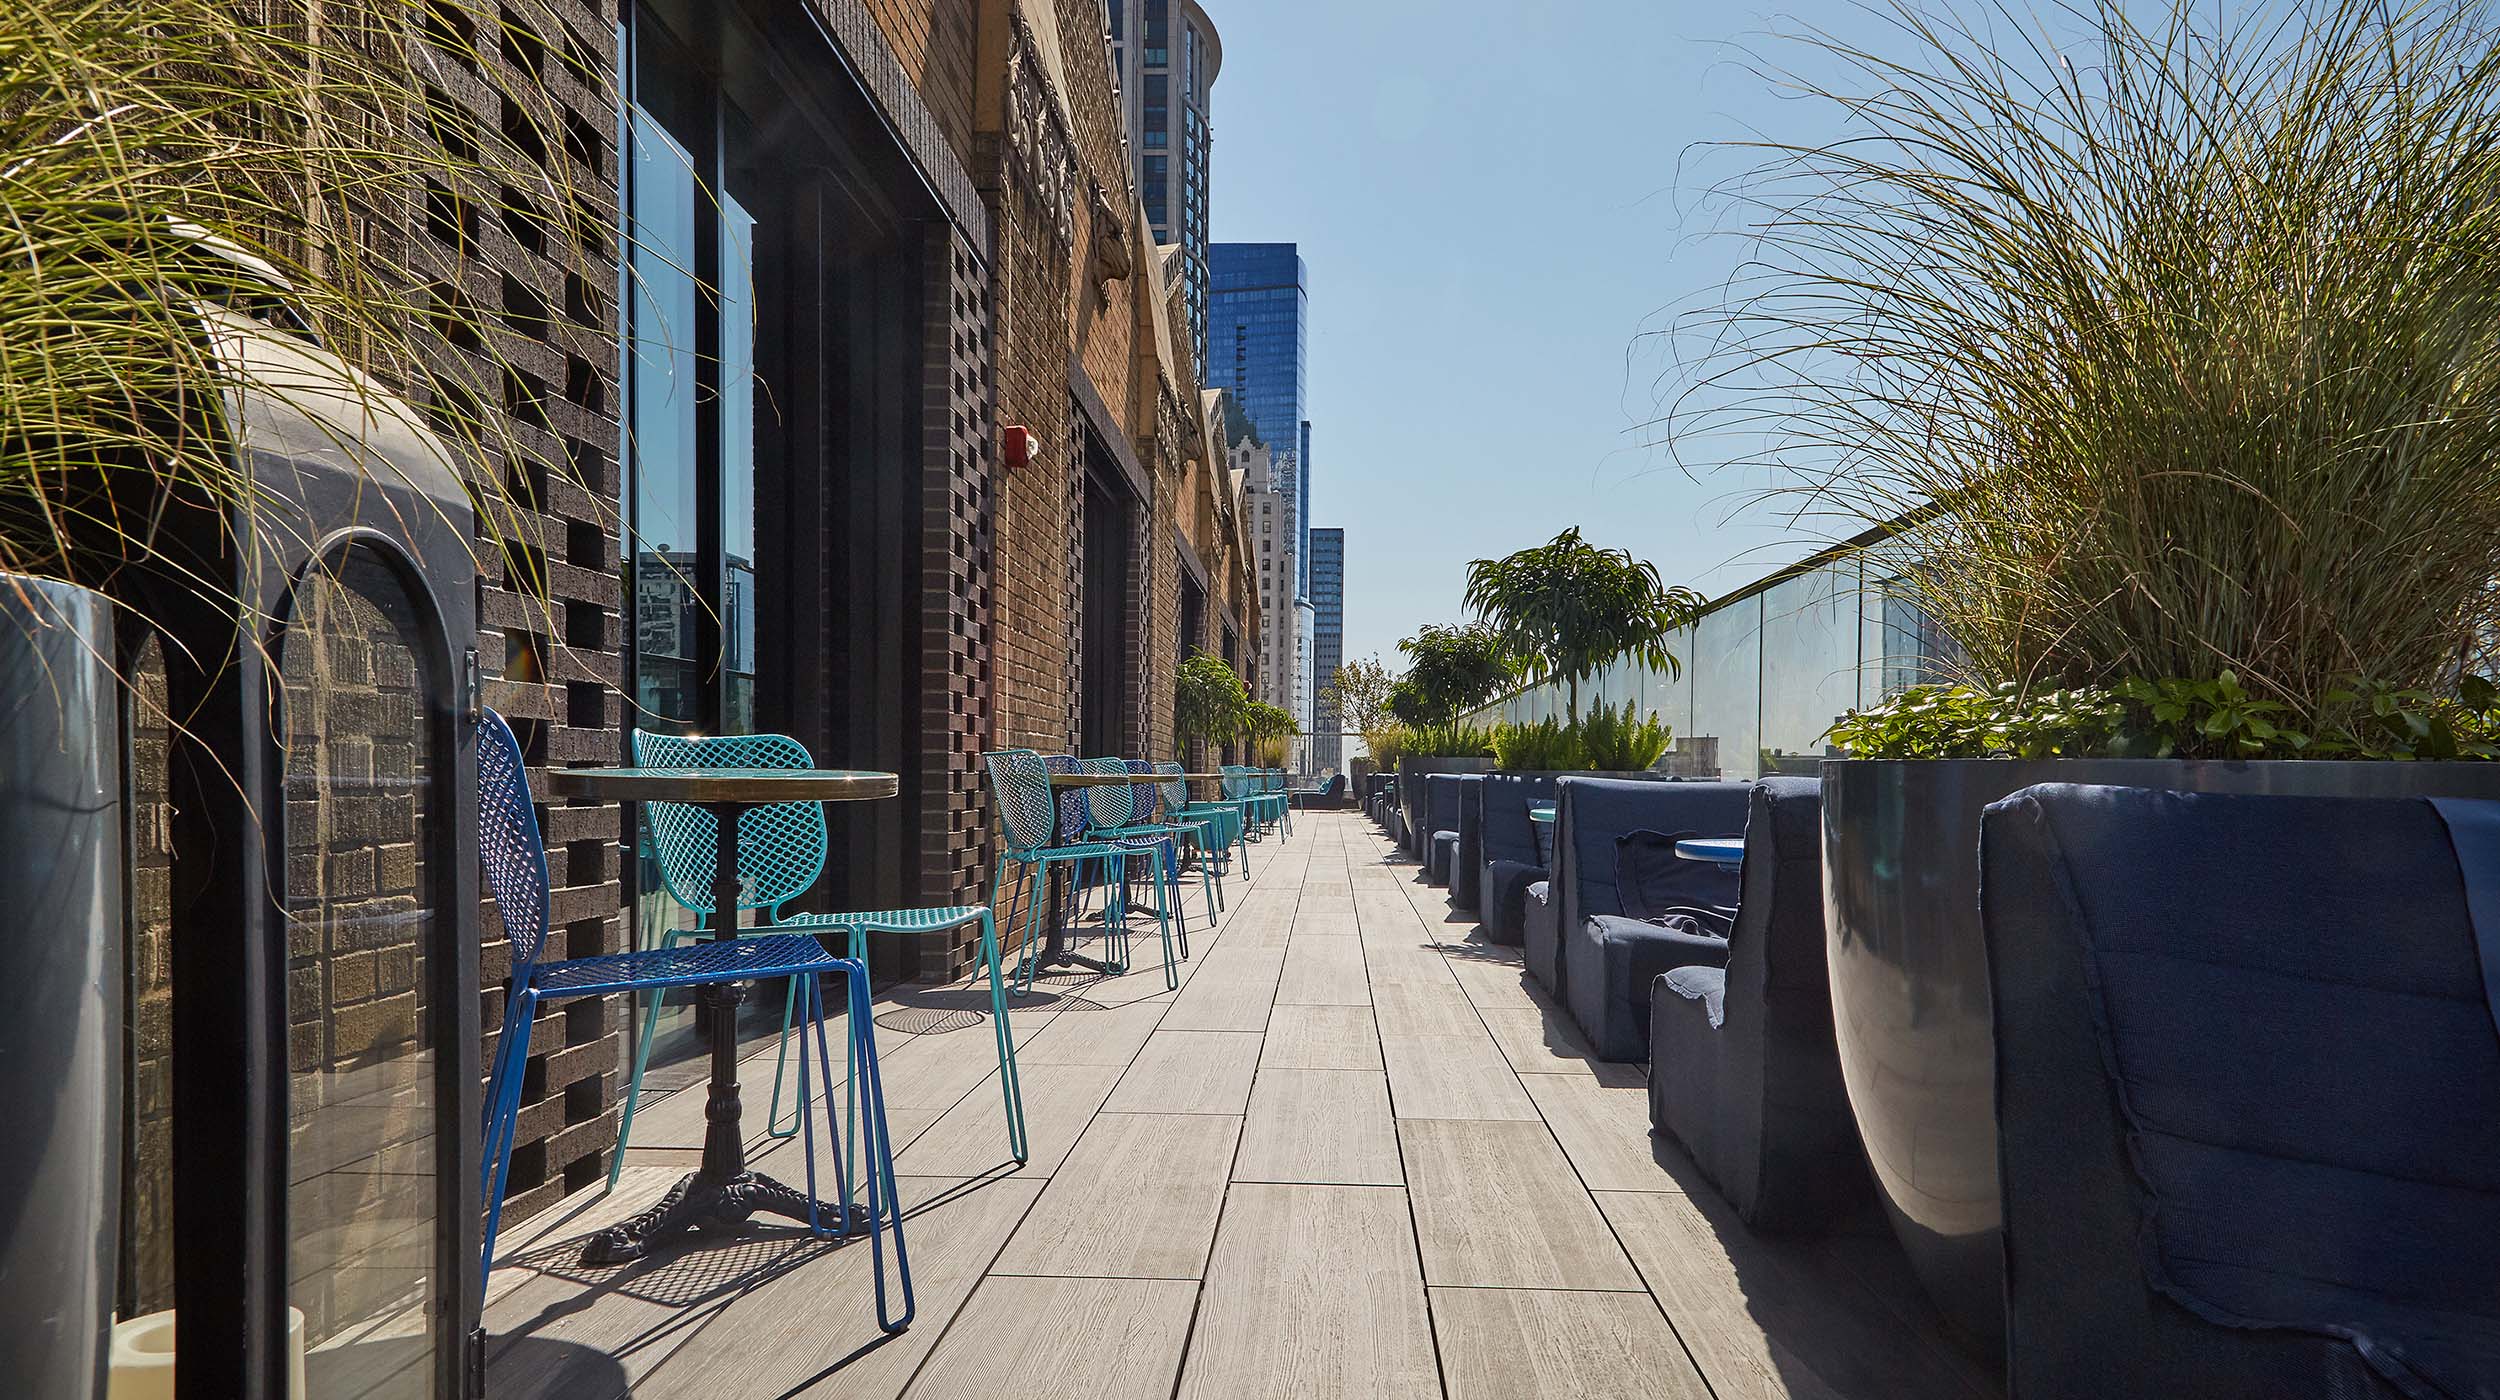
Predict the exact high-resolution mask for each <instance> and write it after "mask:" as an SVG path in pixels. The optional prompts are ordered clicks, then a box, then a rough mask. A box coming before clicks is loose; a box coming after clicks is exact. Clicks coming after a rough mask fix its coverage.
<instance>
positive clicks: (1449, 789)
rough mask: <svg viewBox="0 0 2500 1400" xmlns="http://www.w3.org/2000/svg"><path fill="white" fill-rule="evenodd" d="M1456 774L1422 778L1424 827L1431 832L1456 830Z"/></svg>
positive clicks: (1429, 775) (1430, 775)
mask: <svg viewBox="0 0 2500 1400" xmlns="http://www.w3.org/2000/svg"><path fill="white" fill-rule="evenodd" d="M1460 776H1461V775H1460V774H1457V773H1428V774H1426V775H1425V776H1424V825H1425V827H1426V828H1427V829H1429V830H1432V831H1456V830H1458V780H1459V778H1460Z"/></svg>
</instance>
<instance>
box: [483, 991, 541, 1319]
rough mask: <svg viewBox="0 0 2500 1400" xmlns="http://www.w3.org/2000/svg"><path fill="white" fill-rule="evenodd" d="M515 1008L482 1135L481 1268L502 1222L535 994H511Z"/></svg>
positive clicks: (490, 1258)
mask: <svg viewBox="0 0 2500 1400" xmlns="http://www.w3.org/2000/svg"><path fill="white" fill-rule="evenodd" d="M513 1000H514V1001H516V1002H518V1003H519V1006H518V1007H517V1009H507V1011H506V1014H505V1024H504V1038H503V1040H502V1041H501V1042H499V1043H498V1044H497V1045H496V1047H495V1050H496V1054H495V1063H496V1070H497V1073H496V1076H495V1094H494V1097H493V1104H494V1121H493V1123H492V1125H491V1126H490V1128H489V1130H488V1132H487V1135H486V1160H487V1163H488V1164H489V1167H488V1175H487V1181H486V1235H485V1239H484V1241H483V1242H482V1244H481V1249H482V1250H483V1252H484V1260H485V1271H492V1270H493V1269H494V1267H495V1235H496V1233H497V1231H498V1230H499V1229H500V1228H501V1227H502V1225H503V1191H504V1179H505V1176H506V1175H507V1173H509V1172H510V1170H511V1167H512V1134H513V1130H514V1125H515V1124H516V1123H518V1122H519V1121H520V1117H521V1079H522V1072H521V1071H522V1066H523V1065H524V1064H526V1063H527V1062H528V1056H529V1027H530V1022H531V1021H532V1020H533V1019H534V1018H535V1016H536V1013H537V1010H538V996H537V994H536V993H535V992H531V991H529V990H527V989H526V988H524V989H522V990H520V991H518V992H516V993H514V994H513Z"/></svg>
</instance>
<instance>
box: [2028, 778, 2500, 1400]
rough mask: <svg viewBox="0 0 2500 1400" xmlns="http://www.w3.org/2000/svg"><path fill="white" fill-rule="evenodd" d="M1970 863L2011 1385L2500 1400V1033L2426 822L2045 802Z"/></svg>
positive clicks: (2374, 807)
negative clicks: (1978, 921) (2499, 1399)
mask: <svg viewBox="0 0 2500 1400" xmlns="http://www.w3.org/2000/svg"><path fill="white" fill-rule="evenodd" d="M1981 852H1982V866H1981V868H1982V894H1981V909H1982V915H1983V920H1984V922H1985V925H1986V928H1987V936H1988V947H1989V968H1990V981H1991V985H1992V991H1993V994H1994V1004H1995V1012H1996V1046H1997V1085H1998V1099H1999V1110H2000V1121H2001V1129H2002V1133H2003V1147H2002V1151H2001V1160H2002V1164H2003V1169H2002V1174H2003V1178H2004V1180H2003V1186H2004V1199H2005V1219H2006V1228H2007V1232H2008V1240H2007V1245H2006V1252H2007V1259H2008V1263H2009V1268H2008V1277H2009V1290H2008V1299H2009V1304H2010V1307H2009V1339H2010V1346H2009V1356H2010V1358H2011V1360H2012V1364H2013V1368H2014V1377H2013V1379H2014V1388H2015V1389H2016V1390H2017V1391H2018V1392H2019V1393H2022V1394H2024V1395H2026V1396H2028V1395H2032V1394H2034V1393H2037V1394H2044V1395H2078V1396H2080V1395H2086V1394H2097V1395H2110V1394H2144V1393H2153V1392H2155V1391H2159V1392H2160V1393H2168V1394H2217V1393H2229V1394H2249V1395H2259V1394H2266V1395H2272V1394H2302V1395H2308V1394H2323V1393H2328V1391H2329V1388H2330V1386H2331V1385H2333V1384H2344V1385H2346V1386H2347V1387H2348V1389H2347V1390H2346V1391H2343V1392H2338V1393H2357V1392H2354V1391H2352V1390H2350V1389H2349V1387H2350V1386H2353V1385H2356V1384H2358V1383H2357V1382H2353V1381H2351V1380H2350V1377H2351V1376H2352V1375H2353V1374H2354V1373H2356V1372H2358V1371H2360V1370H2362V1369H2363V1368H2364V1367H2366V1369H2367V1370H2368V1371H2369V1372H2370V1373H2372V1374H2374V1376H2375V1377H2376V1378H2377V1379H2379V1380H2382V1381H2384V1382H2386V1383H2389V1384H2392V1385H2393V1386H2395V1387H2396V1388H2397V1389H2399V1390H2401V1391H2403V1392H2404V1393H2407V1394H2413V1395H2458V1396H2465V1395H2493V1394H2500V1034H2495V1032H2494V1026H2493V1020H2492V1015H2491V1011H2490V1007H2489V1002H2488V999H2487V996H2486V992H2485V988H2484V984H2483V978H2482V969H2481V966H2480V962H2479V959H2478V957H2477V955H2476V950H2475V940H2474V936H2473V932H2472V928H2471V920H2470V916H2469V913H2468V910H2467V906H2466V902H2465V898H2466V897H2465V890H2464V882H2463V878H2462V876H2461V874H2460V867H2459V860H2458V856H2457V854H2456V852H2455V851H2454V850H2452V849H2451V847H2450V845H2449V839H2448V828H2447V827H2446V826H2445V825H2444V824H2443V823H2442V822H2441V821H2440V818H2439V815H2438V814H2437V813H2436V812H2435V811H2434V810H2433V809H2432V807H2431V806H2430V804H2428V803H2426V802H2422V801H2418V800H2412V801H2406V800H2381V801H2367V800H2360V799H2337V798H2296V797H2248V796H2225V795H2217V794H2187V793H2168V792H2157V791H2149V790H2139V789H2118V788H2085V787H2073V786H2066V785H2049V786H2043V787H2036V788H2030V789H2026V790H2025V791H2023V792H2021V793H2017V794H2015V795H2014V796H2013V797H2010V798H2007V799H2006V800H2004V801H2002V802H1999V803H1997V804H1995V805H1994V806H1991V807H1990V808H1989V809H1988V812H1987V815H1986V817H1985V819H1984V824H1983V839H1982V842H1981ZM2490 859H2492V860H2493V861H2495V862H2500V852H2493V853H2490ZM2147 1284H2149V1285H2150V1288H2151V1290H2152V1291H2151V1292H2147V1291H2146V1288H2145V1285H2147ZM2156 1294H2157V1295H2158V1296H2155V1295H2156ZM2216 1324H2219V1325H2216ZM2250 1329H2257V1330H2250ZM2268 1329H2272V1330H2268ZM2303 1333H2306V1334H2311V1335H2312V1336H2313V1337H2315V1336H2324V1337H2335V1338H2343V1339H2346V1340H2347V1341H2349V1342H2350V1343H2351V1346H2350V1347H2349V1348H2345V1347H2343V1346H2342V1345H2341V1344H2340V1343H2318V1342H2315V1341H2311V1342H2308V1343H2303V1342H2302V1341H2301V1340H2300V1334H2303ZM2321 1347H2326V1348H2329V1349H2328V1350H2321V1349H2320V1348H2321ZM2339 1376H2340V1377H2344V1378H2346V1379H2345V1380H2343V1381H2340V1382H2339V1381H2337V1380H2336V1378H2337V1377H2339ZM2226 1386H2227V1387H2228V1388H2227V1389H2225V1388H2224V1387H2226Z"/></svg>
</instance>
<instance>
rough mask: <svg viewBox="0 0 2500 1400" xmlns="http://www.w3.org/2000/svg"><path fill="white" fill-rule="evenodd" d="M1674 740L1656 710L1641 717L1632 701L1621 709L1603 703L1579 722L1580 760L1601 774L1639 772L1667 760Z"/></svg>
mask: <svg viewBox="0 0 2500 1400" xmlns="http://www.w3.org/2000/svg"><path fill="white" fill-rule="evenodd" d="M1674 737H1675V731H1674V730H1673V729H1670V728H1669V727H1668V726H1667V723H1666V721H1664V720H1661V719H1660V718H1658V712H1657V711H1656V710H1652V711H1650V712H1649V713H1648V714H1647V715H1641V714H1637V713H1635V712H1634V711H1633V709H1632V702H1631V701H1629V700H1626V701H1624V702H1623V705H1622V707H1621V708H1619V709H1618V708H1616V707H1614V706H1610V705H1608V704H1607V703H1606V702H1605V701H1603V700H1600V701H1598V702H1597V703H1596V704H1594V705H1591V706H1590V707H1589V712H1588V714H1587V716H1586V717H1585V718H1583V719H1582V720H1581V721H1580V733H1579V739H1580V757H1581V759H1582V761H1584V762H1585V763H1586V764H1587V765H1588V766H1589V767H1590V768H1593V769H1595V770H1597V771H1598V772H1601V773H1638V772H1642V771H1644V770H1646V769H1648V768H1649V767H1650V766H1651V765H1652V764H1655V763H1656V762H1657V761H1658V760H1659V759H1660V758H1662V757H1664V756H1665V755H1666V752H1667V744H1668V742H1669V741H1670V740H1672V739H1673V738H1674Z"/></svg>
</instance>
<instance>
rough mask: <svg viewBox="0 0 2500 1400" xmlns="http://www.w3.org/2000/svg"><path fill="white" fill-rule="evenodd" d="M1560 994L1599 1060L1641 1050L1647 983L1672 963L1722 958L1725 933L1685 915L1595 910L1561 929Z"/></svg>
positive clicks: (1632, 1056)
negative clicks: (1668, 919) (1663, 919)
mask: <svg viewBox="0 0 2500 1400" xmlns="http://www.w3.org/2000/svg"><path fill="white" fill-rule="evenodd" d="M1562 945H1563V948H1562V980H1563V1000H1564V1002H1565V1004H1566V1005H1568V1006H1569V1007H1570V1008H1571V1019H1572V1020H1574V1021H1576V1022H1578V1023H1579V1026H1580V1031H1581V1033H1582V1034H1583V1035H1585V1036H1587V1037H1588V1042H1589V1048H1591V1049H1592V1050H1595V1051H1596V1052H1597V1058H1599V1059H1601V1060H1615V1061H1623V1062H1634V1061H1646V1060H1647V1059H1648V1058H1649V990H1650V987H1649V984H1650V983H1652V982H1654V981H1656V980H1657V978H1658V975H1659V974H1660V973H1662V972H1666V971H1668V970H1669V969H1672V968H1678V967H1685V966H1688V965H1691V964H1694V963H1699V964H1702V965H1705V966H1712V967H1717V966H1723V965H1725V964H1726V962H1727V940H1726V939H1725V938H1722V937H1719V936H1717V935H1715V934H1711V933H1706V932H1704V931H1703V930H1702V929H1701V928H1700V927H1699V926H1698V925H1696V924H1695V923H1694V922H1693V921H1692V920H1690V919H1678V920H1675V921H1674V922H1672V923H1671V924H1669V925H1666V926H1663V927H1662V926H1661V925H1659V924H1652V923H1643V922H1642V921H1640V920H1638V919H1627V918H1624V917H1623V916H1622V915H1620V914H1595V915H1591V916H1590V917H1588V918H1585V919H1582V920H1581V921H1580V926H1579V927H1578V928H1577V929H1570V928H1566V929H1564V930H1563V931H1562Z"/></svg>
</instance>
